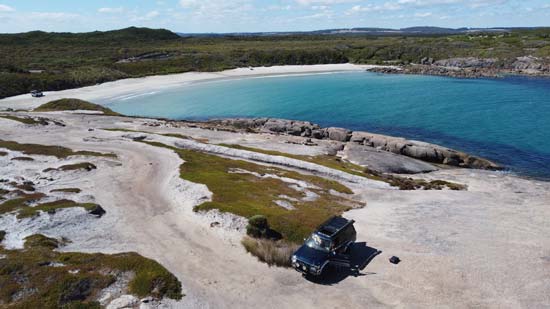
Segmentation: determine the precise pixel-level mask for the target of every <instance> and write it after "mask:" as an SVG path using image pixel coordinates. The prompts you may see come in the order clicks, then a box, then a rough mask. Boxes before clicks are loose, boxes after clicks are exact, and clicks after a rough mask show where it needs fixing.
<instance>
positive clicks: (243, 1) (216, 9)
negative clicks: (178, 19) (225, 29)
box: [179, 0, 254, 20]
mask: <svg viewBox="0 0 550 309" xmlns="http://www.w3.org/2000/svg"><path fill="white" fill-rule="evenodd" d="M179 4H180V6H181V7H182V8H184V9H186V10H187V12H188V13H190V14H191V15H192V16H194V17H198V18H208V20H213V19H217V20H219V19H223V18H226V17H232V18H233V19H235V18H245V13H246V12H250V11H253V10H254V6H253V5H252V2H251V0H234V1H225V0H180V2H179Z"/></svg>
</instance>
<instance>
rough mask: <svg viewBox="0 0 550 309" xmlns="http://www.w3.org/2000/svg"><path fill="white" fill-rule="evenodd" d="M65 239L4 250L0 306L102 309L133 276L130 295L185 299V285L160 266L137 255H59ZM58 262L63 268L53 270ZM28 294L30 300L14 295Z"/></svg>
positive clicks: (31, 240)
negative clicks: (104, 293)
mask: <svg viewBox="0 0 550 309" xmlns="http://www.w3.org/2000/svg"><path fill="white" fill-rule="evenodd" d="M59 245H60V243H59V241H57V240H55V239H51V238H48V237H45V236H43V235H33V236H30V237H28V238H27V239H26V243H25V248H24V249H22V250H3V249H0V253H2V254H4V255H6V258H4V259H1V260H0V287H2V288H1V289H0V303H2V304H3V305H6V306H8V307H17V308H99V304H98V303H97V302H95V301H94V300H95V299H96V298H97V297H98V294H99V292H100V291H101V290H102V289H104V288H106V287H108V286H109V285H110V284H112V283H114V282H115V275H116V274H117V273H122V272H133V273H134V274H135V277H134V279H133V280H132V281H131V282H130V286H129V291H130V293H131V294H134V295H136V296H138V297H146V296H153V297H155V298H163V297H168V298H172V299H178V300H179V299H181V298H182V297H183V295H182V293H181V283H180V282H179V281H178V279H177V278H176V277H175V276H174V275H172V274H171V273H170V272H168V270H166V269H165V268H164V267H163V266H161V265H160V264H158V263H157V262H155V261H153V260H150V259H147V258H144V257H142V256H140V255H138V254H137V253H122V254H114V255H106V254H85V253H65V252H63V253H62V252H56V251H53V249H55V248H57V247H58V246H59ZM52 263H58V265H61V266H60V267H52V266H49V265H50V264H52ZM22 293H24V294H25V296H24V297H14V296H16V295H21V294H22Z"/></svg>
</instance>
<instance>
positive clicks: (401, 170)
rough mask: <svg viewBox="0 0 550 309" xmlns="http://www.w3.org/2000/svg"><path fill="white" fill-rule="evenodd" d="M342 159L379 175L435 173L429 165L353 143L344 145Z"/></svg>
mask: <svg viewBox="0 0 550 309" xmlns="http://www.w3.org/2000/svg"><path fill="white" fill-rule="evenodd" d="M343 154H344V155H343V157H344V159H346V160H348V161H350V162H352V163H355V164H357V165H361V166H365V167H368V168H369V169H371V170H374V171H377V172H381V173H397V174H418V173H427V172H433V171H436V170H437V168H436V167H435V166H433V165H432V164H430V163H426V162H422V161H420V160H416V159H413V158H409V157H406V156H402V155H398V154H394V153H391V152H387V151H384V150H377V149H376V148H373V147H369V146H363V145H359V144H354V143H348V144H346V147H345V148H344V152H343Z"/></svg>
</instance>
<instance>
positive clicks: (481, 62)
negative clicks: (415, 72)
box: [432, 57, 498, 68]
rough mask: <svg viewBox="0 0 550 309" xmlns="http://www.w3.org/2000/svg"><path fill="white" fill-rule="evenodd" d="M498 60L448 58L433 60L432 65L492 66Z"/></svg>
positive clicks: (455, 66) (456, 66) (459, 66)
mask: <svg viewBox="0 0 550 309" xmlns="http://www.w3.org/2000/svg"><path fill="white" fill-rule="evenodd" d="M497 62H498V60H497V59H494V58H481V59H480V58H474V57H468V58H450V59H443V60H438V61H435V62H433V63H432V64H433V65H436V66H442V67H454V68H494V67H495V64H496V63H497Z"/></svg>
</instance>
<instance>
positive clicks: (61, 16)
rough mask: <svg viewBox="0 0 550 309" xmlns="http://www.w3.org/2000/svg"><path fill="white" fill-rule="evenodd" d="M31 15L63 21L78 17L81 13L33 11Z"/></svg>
mask: <svg viewBox="0 0 550 309" xmlns="http://www.w3.org/2000/svg"><path fill="white" fill-rule="evenodd" d="M30 17H31V18H36V19H42V20H47V21H54V22H63V21H67V20H73V19H75V18H78V17H80V15H78V14H73V13H65V12H32V13H30Z"/></svg>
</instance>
